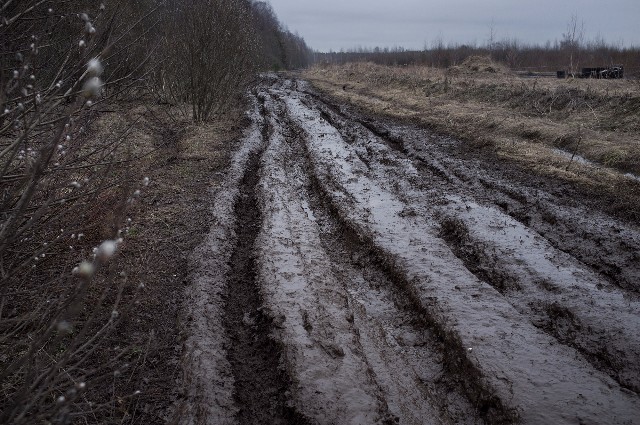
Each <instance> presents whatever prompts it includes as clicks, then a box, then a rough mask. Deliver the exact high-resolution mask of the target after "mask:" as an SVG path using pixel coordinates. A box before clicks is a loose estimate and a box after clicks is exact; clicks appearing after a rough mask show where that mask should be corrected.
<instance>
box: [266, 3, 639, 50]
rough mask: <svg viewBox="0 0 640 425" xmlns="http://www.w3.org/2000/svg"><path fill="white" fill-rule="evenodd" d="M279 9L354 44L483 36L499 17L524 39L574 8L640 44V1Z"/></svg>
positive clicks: (601, 28)
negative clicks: (639, 23) (639, 25)
mask: <svg viewBox="0 0 640 425" xmlns="http://www.w3.org/2000/svg"><path fill="white" fill-rule="evenodd" d="M271 4H272V6H273V8H274V9H275V11H276V13H277V14H278V16H279V17H280V19H281V21H282V22H284V23H285V24H286V25H287V26H288V27H289V28H290V29H291V30H292V31H297V32H299V33H300V35H302V36H303V37H304V38H305V40H306V41H307V43H308V44H309V45H310V46H311V47H312V48H314V49H317V50H321V51H328V50H330V49H332V50H340V49H341V48H345V49H347V48H351V47H356V46H363V47H373V46H389V47H392V46H400V45H401V46H404V47H407V48H418V49H419V48H422V47H423V46H424V44H425V42H426V43H427V44H430V43H431V42H432V41H433V40H434V39H435V38H437V37H442V39H443V40H444V41H445V42H456V43H469V42H474V41H475V42H477V43H484V42H485V41H486V39H487V38H488V34H489V25H490V23H491V22H492V20H493V22H494V26H495V29H496V31H497V36H498V38H499V39H501V38H507V37H508V38H517V39H519V40H520V41H523V42H527V43H545V42H546V41H547V40H550V41H553V40H555V39H559V38H560V37H561V35H562V33H563V32H564V31H565V29H566V24H567V22H568V20H569V19H570V17H571V15H572V14H574V13H577V14H578V16H579V19H581V20H583V21H584V22H585V32H586V36H587V38H594V37H595V36H596V35H602V36H603V37H604V38H605V39H606V40H607V41H609V42H618V41H620V40H623V41H624V43H625V45H627V46H629V45H632V44H633V45H638V44H640V31H638V29H637V25H638V24H637V22H638V19H639V18H640V1H638V0H610V1H608V2H606V6H603V4H605V3H603V2H602V1H597V0H583V1H558V0H537V1H535V2H531V1H515V0H486V1H474V0H450V1H448V2H446V3H445V2H442V1H432V0H426V1H425V0H422V1H421V0H394V1H387V0H323V1H317V0H316V1H308V0H271Z"/></svg>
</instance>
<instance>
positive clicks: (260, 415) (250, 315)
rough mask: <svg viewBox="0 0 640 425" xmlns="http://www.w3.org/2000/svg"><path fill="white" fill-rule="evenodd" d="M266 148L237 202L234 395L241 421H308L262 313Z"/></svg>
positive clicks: (230, 294) (228, 316) (230, 298)
mask: <svg viewBox="0 0 640 425" xmlns="http://www.w3.org/2000/svg"><path fill="white" fill-rule="evenodd" d="M261 154H262V152H258V153H254V154H252V155H251V156H250V158H249V164H248V167H247V169H246V172H245V175H244V177H243V179H242V182H241V186H240V198H239V200H238V202H237V204H236V206H235V211H236V216H237V230H236V235H237V241H238V242H237V246H236V248H235V250H234V252H233V254H232V256H231V278H230V279H229V283H228V288H227V294H226V307H225V318H224V326H225V328H226V330H227V334H228V339H229V341H230V346H229V347H227V352H228V360H229V363H230V364H231V367H232V371H233V376H234V380H235V388H234V399H235V401H236V404H237V406H238V408H239V411H238V414H237V420H238V423H240V424H247V425H248V424H306V423H307V420H306V419H305V418H304V417H302V416H301V415H299V414H298V413H297V412H296V411H295V410H294V409H293V408H291V407H290V405H289V403H288V400H287V397H286V395H287V394H288V388H289V377H288V376H287V375H286V373H285V371H284V369H283V368H282V365H281V358H282V347H281V346H280V345H279V343H278V342H276V341H274V340H273V339H272V338H271V329H272V321H271V319H270V318H269V317H267V316H266V315H265V314H263V313H262V310H261V307H262V305H263V302H262V298H261V295H260V288H259V285H258V282H257V279H256V277H257V268H256V263H255V255H254V245H255V241H256V237H257V234H258V231H259V230H260V225H261V221H262V220H261V215H260V211H259V209H258V207H257V205H258V203H257V198H256V185H257V184H258V180H259V173H258V168H259V163H260V157H261Z"/></svg>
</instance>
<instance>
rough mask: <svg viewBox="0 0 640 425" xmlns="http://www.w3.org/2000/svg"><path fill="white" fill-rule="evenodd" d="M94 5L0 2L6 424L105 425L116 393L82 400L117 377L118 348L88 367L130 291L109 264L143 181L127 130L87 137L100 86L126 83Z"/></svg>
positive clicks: (101, 98) (115, 34)
mask: <svg viewBox="0 0 640 425" xmlns="http://www.w3.org/2000/svg"><path fill="white" fill-rule="evenodd" d="M91 3H92V4H93V7H91V8H90V7H86V6H87V5H86V4H82V2H62V3H60V2H57V1H53V0H29V1H20V2H16V1H5V2H3V3H2V4H1V5H0V40H1V42H0V43H1V46H0V49H1V50H0V64H1V74H0V167H1V173H0V279H1V280H0V281H1V286H0V359H1V362H0V363H1V364H2V367H1V369H0V391H1V393H2V396H1V398H0V400H1V401H0V422H1V423H12V424H20V423H25V424H26V423H49V422H53V423H69V422H71V421H73V420H74V419H75V418H77V417H88V416H89V415H90V416H91V417H92V420H93V421H101V420H100V419H98V418H100V417H101V413H100V412H101V411H102V410H104V409H111V410H112V409H113V403H114V401H113V397H115V396H116V394H115V387H114V391H113V393H112V394H111V395H112V397H106V398H105V397H104V393H105V392H104V391H103V392H102V395H100V396H96V397H94V399H95V400H98V401H97V402H94V401H92V397H90V396H89V394H91V393H92V391H94V389H95V388H96V387H97V386H100V385H102V386H104V385H105V382H107V383H108V385H114V384H113V382H111V381H112V380H113V377H114V375H113V373H114V370H115V373H116V374H118V373H121V370H122V368H124V367H125V365H124V363H125V362H123V361H122V356H123V353H124V352H125V351H126V350H121V351H120V352H118V353H117V354H115V355H113V356H112V357H110V358H109V360H108V361H106V362H104V363H101V364H96V363H95V362H93V363H92V362H91V360H92V359H93V358H94V356H95V355H96V353H97V351H98V350H100V349H102V348H103V347H104V344H105V341H106V338H108V336H109V335H110V334H111V332H113V330H114V329H115V326H116V324H117V323H118V321H119V320H120V317H122V313H123V312H124V311H126V310H127V308H129V307H128V306H127V305H123V304H122V296H123V293H125V292H128V293H129V298H131V296H133V294H134V293H135V289H133V288H129V287H128V286H127V283H126V278H125V276H124V275H122V276H121V275H120V274H119V273H117V272H116V269H115V268H113V267H112V266H111V263H110V259H111V257H112V256H113V255H114V254H115V252H116V251H117V248H118V245H119V244H120V243H122V238H123V237H125V233H126V224H127V221H126V211H127V207H128V205H129V204H130V203H131V202H133V201H134V200H135V197H136V196H137V195H138V193H139V192H138V189H137V187H136V186H137V185H143V184H144V182H139V180H138V179H139V177H138V176H137V174H136V173H135V172H134V171H133V170H132V167H129V166H127V165H129V164H131V161H132V160H133V159H134V158H133V152H132V151H131V148H130V147H129V146H127V145H126V144H124V143H123V141H124V137H123V136H124V135H123V134H113V135H112V136H111V137H108V138H94V137H91V133H90V125H91V123H92V122H93V121H94V120H95V118H96V116H97V114H98V112H97V106H98V105H99V104H100V103H103V102H105V101H106V100H108V98H107V97H106V96H105V93H106V89H107V88H110V89H113V90H116V89H117V88H118V87H123V86H127V82H128V81H129V80H130V79H131V73H128V74H124V75H123V74H121V75H119V76H118V77H117V78H113V75H115V74H116V73H115V72H112V71H113V70H114V68H116V67H112V66H111V65H110V61H111V59H112V58H113V57H114V55H125V54H126V53H125V52H126V46H125V48H124V49H123V48H121V47H120V46H119V44H118V43H119V41H120V40H121V39H122V35H123V34H125V33H126V30H125V32H121V31H120V30H119V29H118V25H117V24H116V22H115V20H114V19H113V15H107V14H106V11H105V7H104V6H103V5H99V4H98V5H96V4H95V3H94V2H91ZM120 24H123V27H124V28H126V26H127V25H125V24H124V23H120ZM116 69H117V68H116ZM125 135H126V133H125ZM137 180H138V182H136V181H137ZM97 284H99V285H100V287H98V286H97ZM133 396H134V394H133V393H131V394H128V395H124V396H121V398H122V399H126V398H127V397H133ZM112 416H113V415H112Z"/></svg>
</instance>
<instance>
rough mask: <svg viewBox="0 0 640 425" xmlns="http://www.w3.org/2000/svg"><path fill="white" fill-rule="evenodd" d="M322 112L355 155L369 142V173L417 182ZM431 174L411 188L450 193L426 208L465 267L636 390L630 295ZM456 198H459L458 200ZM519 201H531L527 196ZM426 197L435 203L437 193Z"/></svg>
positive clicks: (637, 362)
mask: <svg viewBox="0 0 640 425" xmlns="http://www.w3.org/2000/svg"><path fill="white" fill-rule="evenodd" d="M320 110H321V111H324V113H322V117H323V118H325V119H326V120H327V121H329V122H331V124H332V125H334V126H336V128H338V129H339V130H340V133H341V134H342V135H343V137H345V140H349V141H350V142H349V143H350V144H351V145H352V146H353V149H354V150H357V149H359V146H363V145H366V146H367V152H370V151H373V152H374V154H373V155H370V156H369V157H368V158H367V162H368V164H369V165H368V168H370V169H371V168H374V169H375V168H377V169H385V168H386V169H385V171H384V173H378V175H380V174H384V176H391V175H393V177H392V179H394V180H404V181H411V180H412V177H413V175H412V174H411V173H407V172H405V173H404V174H403V173H402V172H398V171H395V170H393V168H396V167H395V166H393V167H386V165H388V162H389V159H387V158H386V156H385V155H386V154H384V153H383V154H381V153H380V152H375V151H376V149H375V148H370V146H371V144H372V143H373V142H372V140H380V139H379V138H377V137H376V138H374V139H372V138H371V135H370V134H369V135H367V134H366V131H365V132H362V131H361V130H359V129H358V127H357V126H353V125H351V126H349V124H348V122H347V121H344V117H342V116H340V115H337V113H336V112H335V110H334V109H333V108H330V110H327V109H326V108H324V107H323V105H322V104H321V105H320ZM336 124H337V125H336ZM369 127H370V126H369ZM398 140H401V139H400V138H399V137H396V138H395V139H394V142H393V143H387V145H390V147H391V148H392V149H393V151H394V152H396V155H398V156H401V158H402V159H406V156H405V155H402V154H398V153H397V152H398V151H399V149H397V146H396V144H397V143H401V142H398ZM383 141H385V142H386V140H384V139H383ZM380 145H381V144H380ZM381 159H384V162H382V161H381ZM376 161H377V162H378V164H377V166H376V167H371V165H370V164H371V163H375V162H376ZM396 163H399V161H396ZM389 168H392V169H391V170H389ZM398 168H400V167H398ZM433 169H434V170H435V175H433V174H429V175H428V178H429V182H430V184H431V186H430V187H429V185H428V184H420V182H413V185H414V187H417V189H416V190H418V191H421V190H422V189H423V188H425V187H427V188H428V189H427V191H428V192H433V191H434V189H433V188H434V187H440V188H442V187H445V188H446V192H445V193H446V194H447V195H446V198H444V199H443V201H441V202H436V204H438V205H435V206H431V207H427V209H431V210H433V211H434V213H433V215H434V217H435V219H436V225H439V226H440V227H441V229H442V231H441V236H442V237H443V238H444V239H445V240H446V241H447V242H448V244H449V246H450V247H451V248H452V250H453V251H454V253H455V254H456V255H457V256H458V257H459V258H460V259H462V261H463V262H464V264H465V266H466V267H467V268H468V269H469V270H470V271H472V272H473V273H474V274H475V275H476V276H477V277H478V278H479V279H480V280H483V281H485V282H487V283H489V284H490V285H491V286H493V287H494V288H496V289H497V290H498V291H500V292H501V293H502V294H503V295H504V296H505V297H506V298H507V299H508V300H509V302H510V303H511V304H512V305H513V306H514V307H515V308H516V309H517V310H518V311H519V312H521V313H522V314H524V315H527V316H528V317H530V319H531V322H532V323H533V324H534V325H535V326H537V327H539V328H540V329H542V330H544V331H545V332H547V333H548V334H550V335H551V336H553V337H554V338H556V339H557V340H558V341H559V342H560V343H562V344H566V345H569V346H571V347H573V348H576V349H577V350H579V351H580V352H581V353H582V354H584V355H585V357H586V358H587V359H588V360H589V361H590V363H591V364H593V365H594V366H595V367H596V368H597V369H599V370H601V371H603V372H605V373H607V374H608V375H610V376H611V377H612V378H614V379H615V380H616V381H617V382H618V383H619V384H620V385H621V386H623V387H624V388H627V389H629V390H632V391H635V392H638V391H639V390H640V341H639V338H638V336H637V329H638V327H640V307H639V306H638V304H637V303H634V302H631V301H630V300H625V298H626V294H624V293H620V291H619V290H617V289H616V288H608V290H604V287H605V286H607V282H606V281H604V280H601V279H599V278H598V275H596V274H595V273H596V272H595V271H594V273H589V270H592V269H591V268H589V267H588V266H586V265H584V264H581V263H580V262H579V260H578V259H575V258H573V257H570V256H569V254H566V253H565V252H562V251H560V252H557V251H556V250H557V248H555V246H554V245H553V244H551V243H550V242H549V241H548V240H546V239H543V238H541V237H540V236H539V235H538V234H536V233H535V231H532V230H531V229H530V228H529V227H528V226H527V225H526V224H523V223H522V222H521V220H519V221H516V219H514V218H513V217H512V215H506V214H503V213H501V212H499V211H498V209H497V208H492V207H487V206H481V205H478V204H476V203H475V202H473V201H469V200H467V199H465V198H468V196H465V195H463V193H464V192H465V191H464V190H461V188H462V186H463V183H464V182H463V181H461V180H460V181H457V182H456V181H455V179H457V177H452V178H447V179H445V180H446V181H442V180H441V181H440V182H439V184H434V180H435V181H438V180H440V179H439V177H442V176H443V175H446V171H445V170H444V169H443V167H442V166H435V165H434V167H433ZM412 170H415V169H412ZM431 171H433V170H431ZM394 173H395V174H394ZM467 180H468V179H467ZM483 180H486V178H483ZM423 181H424V178H423ZM396 186H397V185H396ZM513 190H514V189H512V191H513ZM395 192H400V193H406V192H407V189H406V188H401V189H399V190H396V191H395ZM455 193H461V195H459V196H453V194H455ZM463 196H465V198H462V197H463ZM481 196H482V194H481ZM422 197H423V198H425V196H422ZM521 197H522V198H524V199H526V197H525V196H524V195H521ZM418 198H420V196H419V195H418V196H416V197H415V198H414V200H413V201H412V204H413V205H414V206H416V208H414V211H415V210H417V206H418V205H419V204H420V203H424V201H421V200H420V199H418ZM426 198H427V199H429V201H428V202H430V203H434V202H433V196H432V195H429V196H427V197H426ZM440 204H444V205H440ZM472 235H473V237H472ZM518 238H519V243H518V240H517V239H518ZM547 243H548V244H549V245H547ZM551 257H553V258H551ZM582 266H584V267H582Z"/></svg>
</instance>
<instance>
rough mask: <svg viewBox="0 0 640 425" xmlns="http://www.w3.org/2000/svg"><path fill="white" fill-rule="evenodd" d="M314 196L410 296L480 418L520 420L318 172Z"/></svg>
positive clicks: (453, 378) (313, 181)
mask: <svg viewBox="0 0 640 425" xmlns="http://www.w3.org/2000/svg"><path fill="white" fill-rule="evenodd" d="M303 146H304V148H303V149H304V158H305V161H306V162H307V163H308V164H309V166H308V169H310V170H313V169H314V166H313V160H312V158H311V155H310V153H309V151H308V147H307V145H306V143H305V144H303ZM309 179H310V182H311V188H312V192H313V193H316V194H317V196H318V197H319V198H320V199H321V200H322V201H323V202H324V204H325V206H326V208H327V210H328V212H329V214H330V216H331V217H332V218H333V219H334V220H335V222H336V223H337V224H338V225H339V228H340V229H341V231H342V232H343V234H344V235H348V236H347V238H348V239H349V240H351V241H358V242H357V245H359V246H360V247H361V249H362V250H364V251H366V252H368V253H369V255H370V258H371V260H372V261H374V262H375V263H377V265H378V266H379V268H380V270H381V271H383V272H384V273H385V275H386V276H387V278H388V279H389V280H390V281H392V282H394V283H395V284H396V285H397V287H398V289H399V290H400V291H402V293H403V295H404V296H406V298H407V302H408V304H409V305H410V307H409V308H410V309H411V310H412V311H414V312H415V313H416V315H417V320H418V321H419V323H420V324H421V326H424V327H425V328H427V329H428V330H429V331H430V332H431V333H432V334H433V335H434V337H435V340H436V341H437V342H438V343H439V347H438V350H439V351H441V352H443V353H446V355H444V356H443V368H444V371H445V373H446V374H447V375H448V376H450V377H451V378H450V382H452V383H454V385H455V386H456V387H458V388H459V389H460V392H461V393H463V394H464V395H465V396H466V398H467V399H468V400H469V401H470V403H471V405H472V406H473V407H474V409H475V410H476V412H477V415H478V416H479V417H480V418H481V419H482V420H484V421H486V422H487V423H492V424H512V423H516V422H518V420H519V415H518V412H517V410H516V409H513V408H511V407H509V406H508V405H507V404H505V403H504V402H503V400H501V399H500V398H499V397H498V396H496V391H495V390H494V389H493V388H492V387H491V385H490V384H488V383H487V382H486V380H485V378H484V376H483V373H482V371H481V370H480V369H478V368H477V367H476V365H474V364H473V362H472V361H471V360H470V359H469V358H468V357H467V355H466V353H467V349H466V348H465V347H464V346H463V344H462V342H461V341H460V339H459V337H458V336H457V335H456V334H455V332H453V331H451V330H449V329H447V328H446V326H445V325H444V324H443V321H442V320H438V319H437V317H438V312H437V311H436V310H435V306H433V310H431V309H428V308H427V307H426V306H425V305H424V304H423V303H422V302H421V300H420V297H419V295H418V294H417V293H415V289H414V287H413V285H411V284H410V282H409V281H408V280H407V277H406V275H405V274H404V272H403V271H402V269H401V268H400V267H399V266H398V265H397V264H396V263H395V261H394V259H393V258H391V257H390V256H389V255H388V254H387V253H386V252H384V250H382V249H381V248H380V247H378V246H376V244H375V243H374V240H373V237H372V236H371V235H369V234H368V232H367V231H366V230H365V229H361V228H358V227H357V226H356V225H354V224H353V223H351V222H349V221H348V220H346V219H345V218H344V217H343V216H342V214H341V211H340V207H339V206H337V205H335V204H334V202H333V201H332V196H331V195H330V194H329V193H328V192H327V191H326V189H325V188H324V185H322V184H321V183H320V181H319V180H318V177H317V176H316V175H315V173H314V172H310V173H309Z"/></svg>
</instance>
